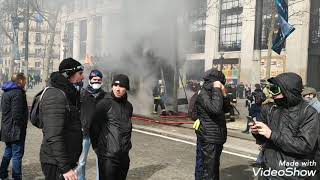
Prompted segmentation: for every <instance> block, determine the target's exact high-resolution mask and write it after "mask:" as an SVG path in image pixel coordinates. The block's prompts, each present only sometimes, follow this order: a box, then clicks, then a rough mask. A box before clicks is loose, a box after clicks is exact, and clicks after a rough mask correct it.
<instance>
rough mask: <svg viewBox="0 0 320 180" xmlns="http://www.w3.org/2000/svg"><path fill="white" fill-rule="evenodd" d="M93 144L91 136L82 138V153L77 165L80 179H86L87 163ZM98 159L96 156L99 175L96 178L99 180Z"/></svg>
mask: <svg viewBox="0 0 320 180" xmlns="http://www.w3.org/2000/svg"><path fill="white" fill-rule="evenodd" d="M90 145H91V140H90V137H89V136H85V137H83V140H82V153H81V155H80V158H79V165H78V167H77V171H78V172H77V174H78V180H86V164H87V158H88V153H89V149H90ZM97 164H98V160H97V158H96V167H97V175H96V179H97V180H99V169H98V165H97Z"/></svg>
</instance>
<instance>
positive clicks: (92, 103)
mask: <svg viewBox="0 0 320 180" xmlns="http://www.w3.org/2000/svg"><path fill="white" fill-rule="evenodd" d="M104 94H105V92H104V91H103V90H102V89H100V90H99V91H97V92H92V90H91V88H90V86H88V87H87V88H86V89H82V90H81V98H80V103H81V110H80V113H81V115H80V119H81V125H82V133H83V136H87V135H89V130H90V125H91V123H92V121H94V119H93V115H94V113H95V110H96V108H95V107H96V104H97V102H98V101H99V100H101V99H102V98H103V97H104Z"/></svg>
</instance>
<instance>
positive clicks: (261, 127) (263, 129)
mask: <svg viewBox="0 0 320 180" xmlns="http://www.w3.org/2000/svg"><path fill="white" fill-rule="evenodd" d="M255 126H256V127H257V129H258V134H260V135H263V136H264V137H266V138H267V139H270V137H271V133H272V131H271V129H270V128H269V127H268V126H267V125H266V124H264V123H263V122H256V125H255Z"/></svg>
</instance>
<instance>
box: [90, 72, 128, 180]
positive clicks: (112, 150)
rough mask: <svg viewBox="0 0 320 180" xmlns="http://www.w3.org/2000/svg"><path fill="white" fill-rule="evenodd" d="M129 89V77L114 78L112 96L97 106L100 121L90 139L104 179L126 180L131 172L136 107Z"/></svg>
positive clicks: (93, 129)
mask: <svg viewBox="0 0 320 180" xmlns="http://www.w3.org/2000/svg"><path fill="white" fill-rule="evenodd" d="M128 90H130V85H129V78H128V76H126V75H123V74H119V75H116V76H114V77H113V81H112V91H111V93H108V94H106V95H105V97H104V99H102V100H101V101H99V103H98V104H97V107H96V109H97V111H96V113H95V114H96V116H95V117H94V119H95V121H98V122H96V123H93V124H92V125H91V130H90V138H91V140H92V147H93V149H94V151H95V152H96V154H97V156H98V164H99V178H100V179H103V180H104V179H107V180H125V179H126V177H127V173H128V170H129V164H130V158H129V151H130V149H131V147H132V144H131V132H132V123H131V117H132V112H133V107H132V104H131V103H130V102H129V101H128V100H127V91H128Z"/></svg>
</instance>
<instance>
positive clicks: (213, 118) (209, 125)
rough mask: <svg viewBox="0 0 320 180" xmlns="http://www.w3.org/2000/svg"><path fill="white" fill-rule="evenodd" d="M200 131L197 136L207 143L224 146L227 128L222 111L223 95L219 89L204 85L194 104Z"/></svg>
mask: <svg viewBox="0 0 320 180" xmlns="http://www.w3.org/2000/svg"><path fill="white" fill-rule="evenodd" d="M195 110H196V114H197V118H199V120H200V129H199V131H197V134H198V135H200V136H201V137H203V139H204V141H205V142H207V143H215V144H224V143H225V142H226V140H227V127H226V120H225V116H224V111H223V95H222V92H221V90H220V89H218V88H212V83H210V84H205V85H204V87H203V88H202V89H201V90H200V93H199V95H198V97H197V99H196V102H195Z"/></svg>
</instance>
